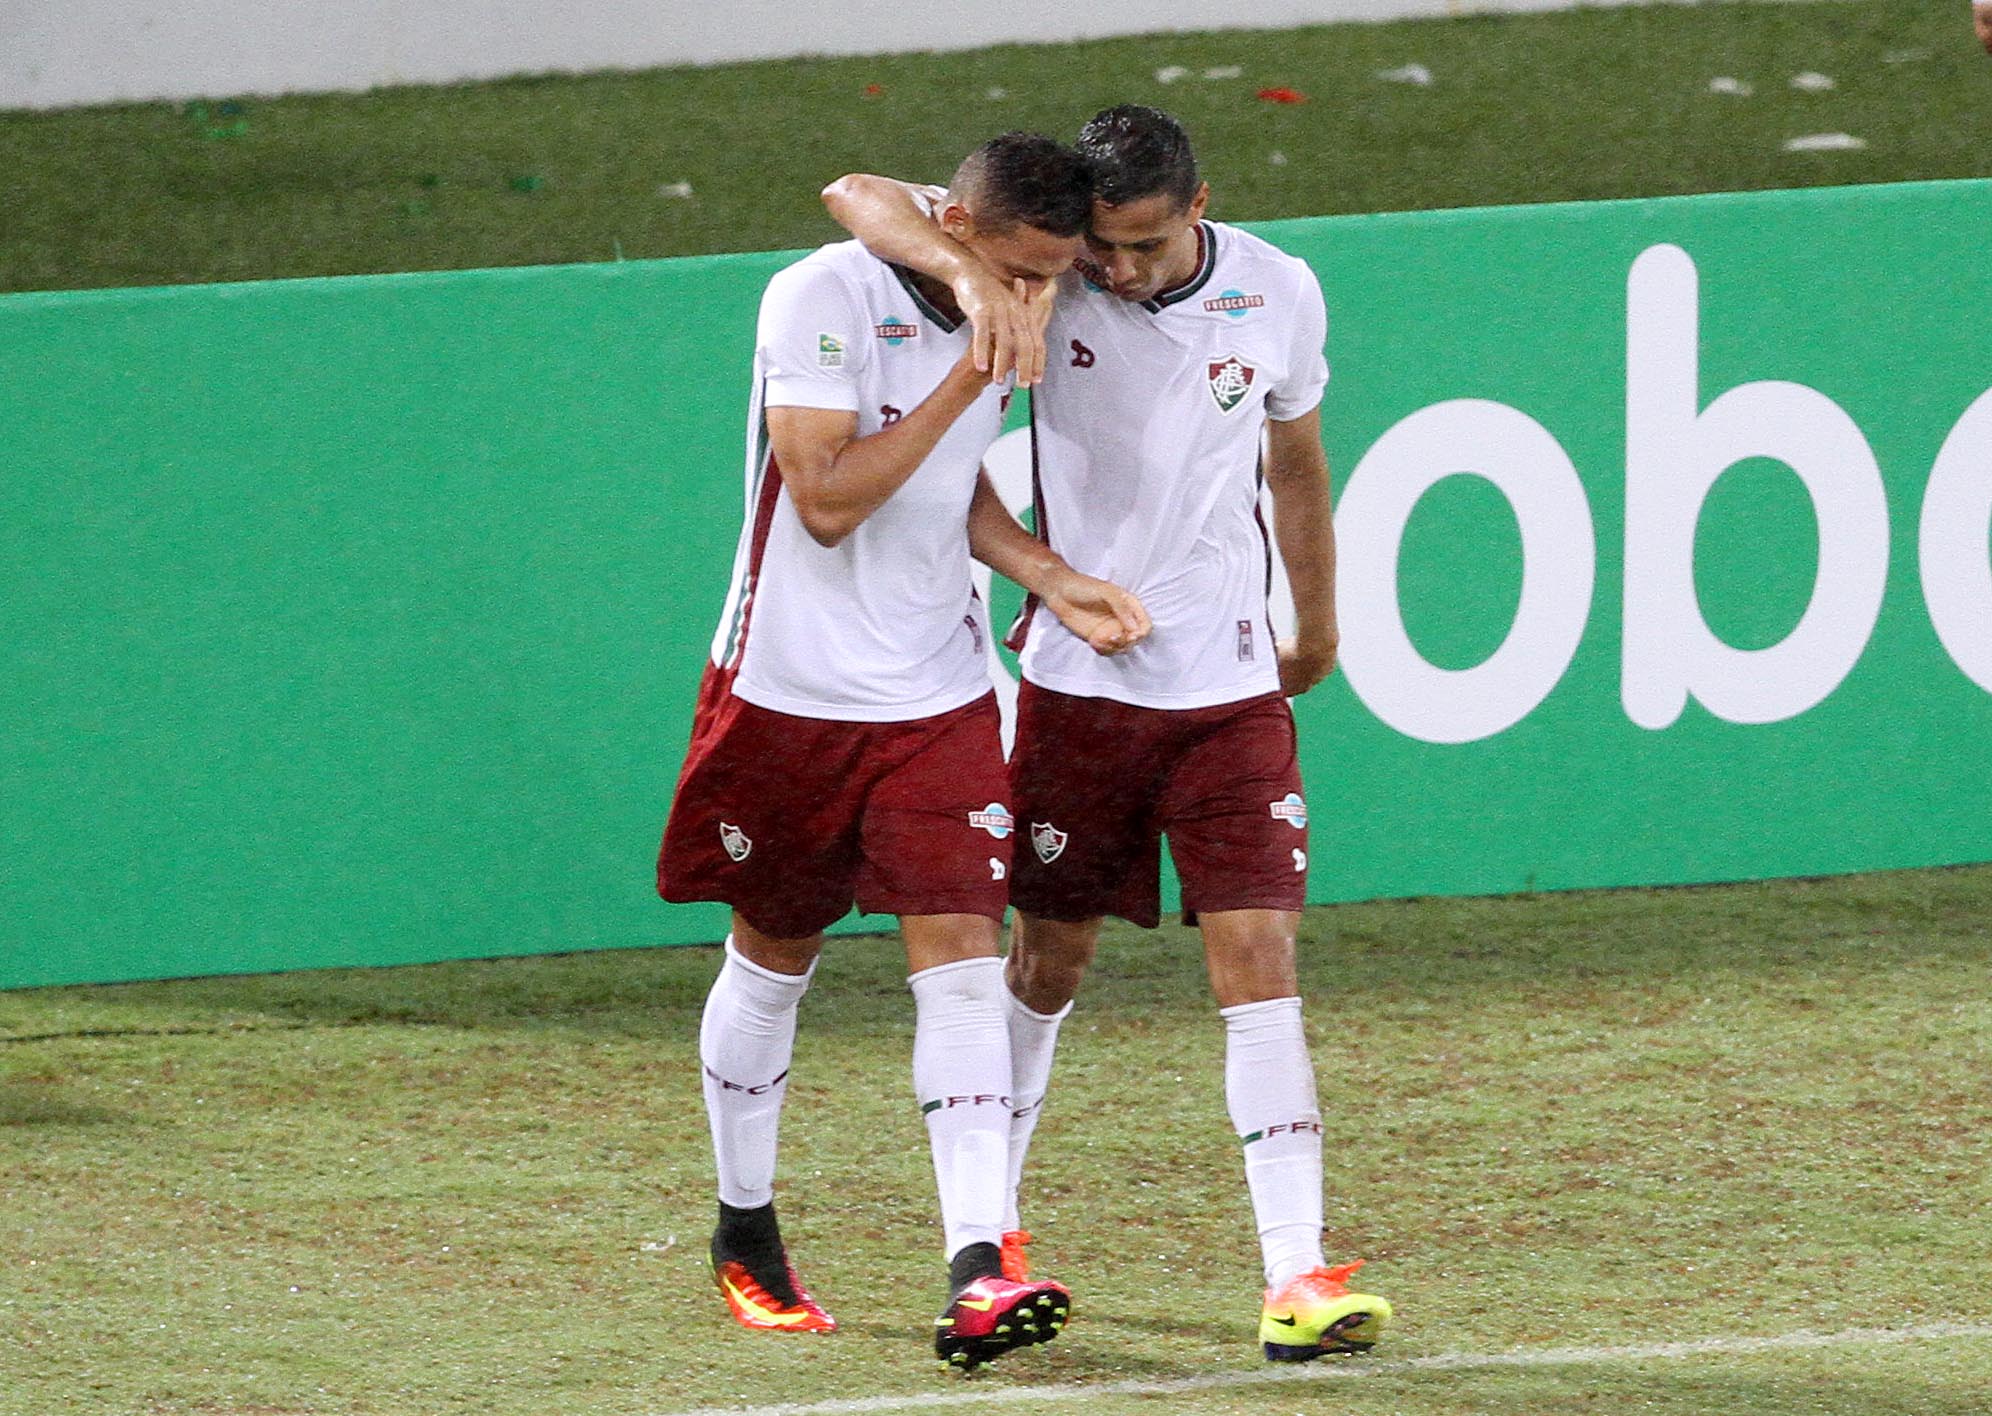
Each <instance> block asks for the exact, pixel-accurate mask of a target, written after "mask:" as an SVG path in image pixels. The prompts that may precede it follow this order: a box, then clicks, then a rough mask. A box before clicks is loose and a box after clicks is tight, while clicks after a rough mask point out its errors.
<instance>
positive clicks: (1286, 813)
mask: <svg viewBox="0 0 1992 1416" xmlns="http://www.w3.org/2000/svg"><path fill="white" fill-rule="evenodd" d="M1266 809H1267V810H1268V811H1270V812H1272V813H1273V820H1275V821H1284V822H1286V824H1287V825H1289V826H1291V827H1293V829H1294V830H1296V831H1305V830H1306V829H1307V803H1306V802H1304V801H1302V800H1301V799H1300V793H1299V792H1288V793H1287V794H1286V795H1285V796H1283V797H1281V798H1280V799H1279V800H1278V801H1270V802H1267V803H1266Z"/></svg>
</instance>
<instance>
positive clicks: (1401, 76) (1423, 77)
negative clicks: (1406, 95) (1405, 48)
mask: <svg viewBox="0 0 1992 1416" xmlns="http://www.w3.org/2000/svg"><path fill="white" fill-rule="evenodd" d="M1376 76H1377V77H1378V78H1379V79H1382V80H1383V81H1384V82H1385V83H1387V84H1416V85H1418V87H1420V88H1423V87H1425V86H1426V85H1427V84H1429V83H1431V82H1432V71H1431V70H1430V69H1427V68H1426V67H1425V66H1424V65H1423V64H1406V65H1404V66H1403V67H1402V68H1399V69H1378V70H1377V71H1376Z"/></svg>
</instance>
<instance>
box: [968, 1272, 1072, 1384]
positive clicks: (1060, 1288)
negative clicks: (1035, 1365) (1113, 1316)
mask: <svg viewBox="0 0 1992 1416" xmlns="http://www.w3.org/2000/svg"><path fill="white" fill-rule="evenodd" d="M1071 1311H1072V1294H1071V1292H1070V1291H1069V1290H1067V1288H1066V1287H1065V1285H1064V1284H1062V1283H1053V1282H1051V1280H1049V1279H1045V1280H1043V1281H1041V1282H1038V1283H1019V1282H1017V1281H1016V1280H1015V1279H1009V1278H996V1277H990V1278H978V1279H976V1280H975V1282H973V1283H971V1284H969V1285H968V1287H966V1288H964V1289H962V1290H961V1292H959V1293H957V1294H956V1295H955V1299H954V1301H953V1302H952V1303H950V1304H948V1309H947V1311H946V1312H945V1313H942V1314H941V1315H940V1316H939V1317H938V1318H935V1319H934V1351H935V1352H937V1353H939V1354H940V1358H941V1360H942V1361H943V1362H946V1363H947V1364H948V1365H949V1366H951V1367H959V1368H961V1369H962V1370H964V1371H972V1370H974V1369H975V1368H977V1367H980V1366H982V1365H983V1364H984V1363H986V1362H989V1361H991V1360H993V1359H995V1358H997V1357H1000V1356H1002V1355H1003V1354H1004V1353H1005V1352H1008V1351H1010V1350H1011V1349H1012V1348H1015V1347H1029V1346H1030V1345H1032V1344H1033V1343H1038V1342H1049V1341H1051V1340H1052V1339H1053V1338H1054V1337H1056V1336H1058V1333H1059V1329H1061V1328H1063V1327H1064V1326H1065V1321H1066V1318H1067V1317H1068V1316H1069V1315H1070V1314H1071Z"/></svg>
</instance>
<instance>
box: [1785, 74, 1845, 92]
mask: <svg viewBox="0 0 1992 1416" xmlns="http://www.w3.org/2000/svg"><path fill="white" fill-rule="evenodd" d="M1791 86H1792V87H1793V88H1795V89H1797V90H1798V91H1799V92H1800V93H1825V92H1826V91H1827V90H1828V89H1832V88H1837V87H1838V85H1837V84H1835V83H1834V82H1833V80H1832V79H1831V78H1829V77H1828V76H1827V75H1825V74H1815V73H1813V72H1812V71H1811V70H1809V69H1808V70H1806V72H1804V73H1803V74H1793V75H1792V76H1791Z"/></svg>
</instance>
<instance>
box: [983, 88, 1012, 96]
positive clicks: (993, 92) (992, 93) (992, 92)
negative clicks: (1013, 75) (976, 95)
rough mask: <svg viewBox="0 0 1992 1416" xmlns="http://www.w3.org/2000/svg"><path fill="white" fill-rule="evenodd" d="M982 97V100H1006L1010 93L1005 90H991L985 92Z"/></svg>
mask: <svg viewBox="0 0 1992 1416" xmlns="http://www.w3.org/2000/svg"><path fill="white" fill-rule="evenodd" d="M982 96H983V97H984V98H1008V97H1009V96H1010V91H1009V90H1008V89H1006V88H991V89H988V90H987V91H985V92H984V93H983V95H982Z"/></svg>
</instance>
